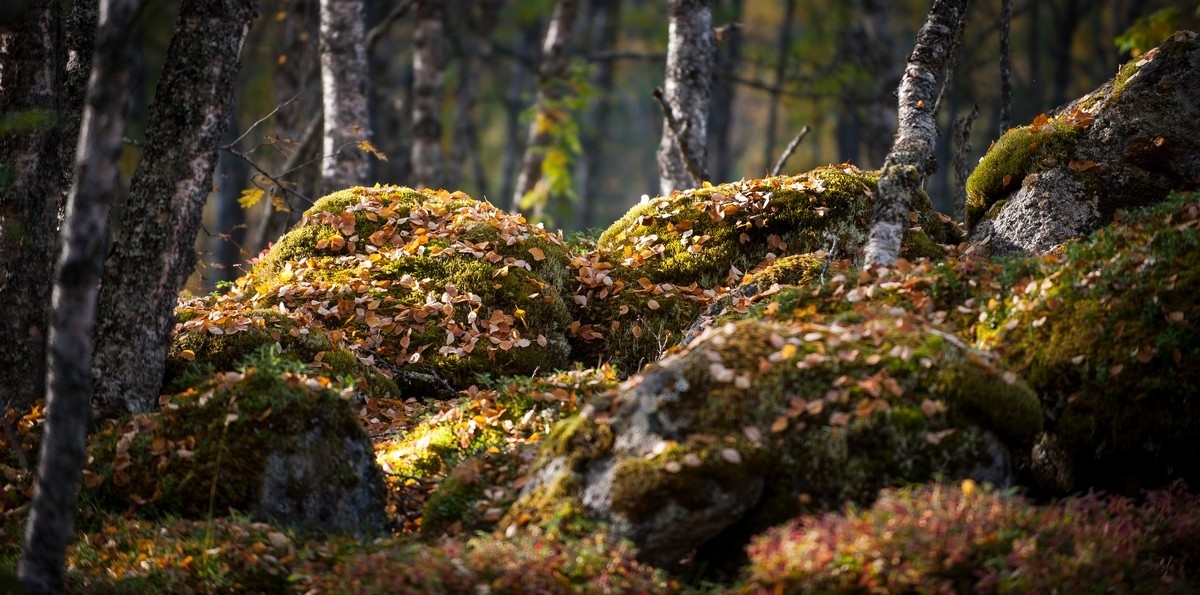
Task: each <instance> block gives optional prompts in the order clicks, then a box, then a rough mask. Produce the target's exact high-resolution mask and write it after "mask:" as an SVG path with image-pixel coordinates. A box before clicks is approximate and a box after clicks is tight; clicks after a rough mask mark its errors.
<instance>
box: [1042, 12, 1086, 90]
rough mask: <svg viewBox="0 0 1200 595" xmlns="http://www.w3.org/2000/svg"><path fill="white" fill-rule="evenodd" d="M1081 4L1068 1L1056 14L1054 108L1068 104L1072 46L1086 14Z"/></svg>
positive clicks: (1053, 50)
mask: <svg viewBox="0 0 1200 595" xmlns="http://www.w3.org/2000/svg"><path fill="white" fill-rule="evenodd" d="M1079 2H1080V0H1066V2H1064V3H1063V6H1062V7H1060V8H1059V9H1058V10H1057V11H1056V13H1055V19H1054V20H1055V21H1056V26H1055V28H1054V30H1055V39H1056V40H1057V41H1056V43H1055V44H1054V47H1053V48H1051V52H1052V57H1053V59H1054V86H1053V88H1052V90H1051V95H1050V104H1051V105H1052V106H1054V107H1058V106H1060V105H1063V104H1065V103H1066V102H1067V87H1068V86H1069V85H1070V84H1071V46H1072V45H1073V44H1074V42H1075V32H1076V31H1077V30H1078V29H1079V23H1080V21H1082V20H1083V14H1084V10H1083V8H1082V7H1081V6H1080V5H1079Z"/></svg>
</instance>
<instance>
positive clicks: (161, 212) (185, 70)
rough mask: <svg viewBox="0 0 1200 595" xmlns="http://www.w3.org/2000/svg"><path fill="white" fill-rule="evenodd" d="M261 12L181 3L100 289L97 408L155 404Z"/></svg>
mask: <svg viewBox="0 0 1200 595" xmlns="http://www.w3.org/2000/svg"><path fill="white" fill-rule="evenodd" d="M253 17H254V2H253V1H252V0H184V2H183V3H182V6H181V7H180V12H179V22H178V24H177V26H176V30H175V35H174V37H172V39H171V47H170V48H169V49H168V50H167V57H166V61H165V62H164V63H163V72H162V76H161V78H160V79H159V83H158V89H157V91H156V93H155V97H154V105H153V106H152V107H151V109H150V120H149V123H148V126H147V129H146V143H145V150H144V152H143V153H142V160H141V162H140V163H139V164H138V168H137V171H136V172H135V173H134V175H133V181H132V182H131V184H130V189H129V201H128V204H126V206H125V210H124V212H123V214H122V224H121V230H122V232H121V238H120V240H119V241H118V242H117V243H116V245H115V246H114V250H113V254H112V255H111V256H110V257H109V260H108V262H107V263H106V264H105V269H104V282H103V284H102V285H101V288H100V305H99V310H98V318H97V322H96V359H95V365H94V367H93V380H94V382H95V389H96V392H95V395H94V397H93V400H92V402H93V406H94V407H95V410H96V412H97V414H98V415H101V416H104V417H111V416H115V415H119V414H122V413H126V412H130V411H148V410H150V409H152V408H153V407H154V405H155V401H156V398H157V397H158V391H159V388H161V385H162V377H163V362H164V360H165V358H166V352H167V346H168V345H169V343H170V339H171V329H172V327H173V326H174V324H175V315H174V308H175V302H176V300H177V298H178V296H179V290H180V289H181V288H182V287H183V283H184V281H185V280H187V277H188V275H190V274H191V272H192V270H193V269H194V268H195V266H196V252H195V250H194V249H193V242H195V240H196V233H197V232H198V231H199V228H200V215H201V212H202V210H203V207H204V202H205V200H206V199H207V198H208V194H209V191H210V190H211V189H212V173H213V168H214V167H215V165H216V162H217V145H218V143H219V141H220V139H221V135H222V133H223V132H224V128H225V123H226V118H227V116H228V114H229V106H230V103H231V102H232V95H233V89H234V80H235V78H236V77H235V76H234V75H235V74H236V73H237V67H238V56H239V53H240V52H241V49H242V43H243V42H244V41H245V39H246V33H247V31H248V29H249V28H250V21H251V19H252V18H253Z"/></svg>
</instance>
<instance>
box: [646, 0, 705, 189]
mask: <svg viewBox="0 0 1200 595" xmlns="http://www.w3.org/2000/svg"><path fill="white" fill-rule="evenodd" d="M667 12H668V15H669V17H670V31H669V32H668V36H667V73H666V84H665V86H664V94H663V100H664V101H665V102H666V104H667V105H668V106H669V107H670V109H671V112H672V114H674V117H675V119H676V120H677V121H678V123H679V132H680V134H679V137H680V138H678V139H676V137H675V134H674V131H673V130H671V127H670V125H669V124H668V123H667V122H666V118H664V122H663V136H662V141H661V142H660V143H659V145H658V172H659V190H660V192H661V193H662V195H663V196H667V195H669V194H671V192H672V191H674V190H681V189H684V188H693V187H695V186H698V185H699V184H700V180H697V179H696V178H695V176H693V175H692V174H691V172H689V171H688V167H687V164H686V163H685V160H684V156H683V154H682V153H680V148H681V146H682V148H683V149H684V150H686V151H687V152H688V154H689V155H690V156H691V158H692V159H693V160H694V162H695V163H697V164H703V163H706V162H707V161H708V150H707V147H706V144H705V141H706V140H707V137H708V133H707V130H708V101H709V96H710V95H711V93H712V72H713V57H714V54H715V53H716V41H715V39H714V38H713V28H712V7H711V5H710V2H709V0H670V2H669V3H668V7H667ZM677 141H678V142H677Z"/></svg>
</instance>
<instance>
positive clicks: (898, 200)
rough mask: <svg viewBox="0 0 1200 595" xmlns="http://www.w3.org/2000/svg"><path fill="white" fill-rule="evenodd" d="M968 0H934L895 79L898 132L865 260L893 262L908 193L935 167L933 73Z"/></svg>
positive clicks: (955, 35)
mask: <svg viewBox="0 0 1200 595" xmlns="http://www.w3.org/2000/svg"><path fill="white" fill-rule="evenodd" d="M966 10H967V0H934V2H933V6H932V7H931V8H930V9H929V16H928V17H927V18H926V20H925V24H924V25H923V26H922V27H921V30H920V31H918V32H917V41H916V44H915V46H914V47H913V51H912V54H910V55H909V56H908V65H907V66H905V68H904V74H903V75H902V76H901V78H900V88H899V90H898V92H897V95H898V96H899V102H898V106H899V110H898V111H899V119H900V124H899V130H898V132H897V134H896V140H895V142H894V143H893V144H892V150H891V152H889V153H888V156H887V160H886V161H885V162H884V164H883V171H882V172H881V173H880V176H879V190H878V191H877V192H876V193H875V213H874V216H873V217H872V221H871V235H870V237H869V238H868V239H867V247H866V257H865V260H866V264H867V265H871V264H882V265H889V266H890V265H892V264H894V263H895V262H896V258H897V257H898V256H899V254H900V240H901V239H902V238H903V237H904V229H905V227H906V226H907V225H908V213H909V210H910V208H911V207H910V205H911V204H912V197H913V195H915V194H916V193H917V192H920V190H921V186H922V184H924V183H925V178H927V177H929V174H930V173H931V172H932V171H933V170H934V169H935V167H936V165H937V159H936V158H935V156H934V141H935V139H936V137H937V122H936V120H935V118H934V115H935V114H934V111H933V110H934V104H935V103H936V101H937V96H938V84H937V83H938V74H939V73H940V72H941V71H942V69H943V67H944V66H945V64H946V62H947V61H948V59H949V57H950V52H951V51H953V49H954V48H955V47H957V46H958V39H957V38H958V36H959V35H960V33H961V28H960V27H959V23H960V21H961V20H962V19H963V18H965V13H966Z"/></svg>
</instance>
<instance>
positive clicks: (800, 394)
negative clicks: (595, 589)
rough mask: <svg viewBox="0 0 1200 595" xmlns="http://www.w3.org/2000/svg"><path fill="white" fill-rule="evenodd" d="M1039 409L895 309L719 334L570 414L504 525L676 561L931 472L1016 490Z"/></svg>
mask: <svg viewBox="0 0 1200 595" xmlns="http://www.w3.org/2000/svg"><path fill="white" fill-rule="evenodd" d="M1041 423H1042V419H1041V409H1040V407H1039V405H1038V403H1037V399H1036V397H1035V396H1034V394H1033V393H1032V392H1030V391H1029V389H1028V388H1026V387H1025V386H1024V384H1023V383H1021V382H1020V381H1019V380H1017V379H1016V378H1015V377H1014V376H1013V375H1011V374H1008V373H1005V372H1004V371H1003V370H1001V369H999V368H997V367H996V366H995V365H994V363H992V362H991V361H990V359H989V356H988V355H987V354H985V353H982V352H977V351H974V350H971V349H969V348H967V347H966V346H965V345H963V344H962V343H961V342H960V341H958V340H957V339H955V338H954V337H953V336H951V335H947V334H944V333H941V332H938V331H936V330H933V329H930V328H928V327H927V326H925V325H923V324H921V323H920V322H919V321H918V320H916V319H914V318H911V317H908V316H905V315H903V314H902V313H898V312H885V311H877V312H875V315H874V316H871V317H868V318H867V319H865V320H863V321H861V322H857V323H856V322H851V321H843V322H833V323H831V324H826V325H822V324H814V323H796V324H782V323H768V322H761V321H755V320H747V321H741V322H737V323H731V324H727V325H723V326H721V327H719V328H716V329H713V330H710V331H708V332H707V333H706V334H705V335H704V336H702V337H701V338H700V339H698V340H697V341H695V342H694V343H692V344H691V345H690V346H689V347H687V348H686V349H684V350H683V351H681V352H680V353H678V354H675V355H672V356H670V357H667V358H665V359H664V360H662V361H661V362H659V363H658V364H655V365H653V366H651V367H650V368H649V369H648V370H646V371H645V372H643V374H641V375H640V376H636V377H634V378H632V379H630V380H629V381H628V382H627V383H626V384H624V385H623V386H622V387H621V388H620V390H618V391H614V392H612V393H609V394H608V395H607V397H606V398H601V399H597V401H596V402H594V403H593V404H592V405H591V407H590V408H586V409H585V410H584V411H583V412H582V413H581V414H580V415H579V416H578V417H577V418H573V419H570V420H567V421H565V422H563V423H561V424H560V425H559V426H558V427H557V428H556V429H555V430H554V431H553V432H552V433H551V436H550V438H549V439H548V441H547V446H546V447H545V450H544V452H543V458H542V459H541V461H540V462H539V463H538V467H537V469H536V470H535V472H534V473H533V475H532V479H531V481H530V482H529V483H528V484H527V485H526V487H525V489H524V491H523V493H522V497H521V499H520V500H518V501H517V503H516V504H515V505H514V506H513V508H512V509H511V510H510V511H509V513H508V516H507V517H506V519H505V520H503V521H502V525H509V526H511V525H521V524H524V523H533V524H535V525H538V526H541V527H549V528H551V529H558V528H561V526H563V525H564V524H566V525H570V524H571V523H572V522H574V521H573V519H576V518H577V517H580V516H582V517H585V518H590V519H592V520H598V521H602V522H605V523H607V524H608V525H609V526H610V530H611V531H612V533H613V534H614V535H615V536H617V537H621V538H628V539H631V540H632V541H633V542H634V543H635V544H637V545H638V546H639V549H640V556H641V558H642V559H644V560H646V561H649V562H651V563H654V564H662V565H667V566H671V565H674V564H676V563H677V562H678V561H679V559H680V558H681V557H683V556H684V555H685V554H687V553H688V552H689V551H691V550H694V549H696V548H698V547H700V546H701V545H703V544H704V543H705V542H706V541H708V540H710V539H712V538H713V537H714V536H716V535H718V534H720V533H721V532H722V531H724V530H725V529H726V528H728V527H730V526H731V525H734V524H735V523H740V524H743V525H745V526H747V527H756V528H759V529H761V528H763V527H766V526H768V525H770V524H771V523H774V522H778V521H780V520H783V519H785V518H788V517H790V516H792V515H794V514H796V513H797V512H799V511H801V510H804V509H807V508H829V507H838V506H841V505H843V504H844V503H846V502H857V503H869V502H870V501H872V500H873V499H874V498H875V496H876V494H877V493H878V490H879V489H880V488H882V487H885V486H888V485H895V484H897V483H904V482H920V481H925V480H928V479H930V478H932V477H934V476H935V475H942V476H946V477H951V478H963V477H973V478H976V479H978V480H979V481H986V482H990V483H994V484H996V485H1001V486H1003V485H1008V484H1009V482H1010V479H1011V478H1010V456H1009V448H1010V446H1018V447H1019V445H1022V444H1028V443H1030V442H1031V441H1032V440H1033V438H1034V436H1035V435H1036V433H1037V432H1038V431H1039V430H1040V428H1041Z"/></svg>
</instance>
